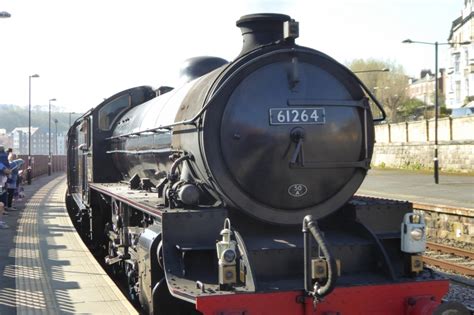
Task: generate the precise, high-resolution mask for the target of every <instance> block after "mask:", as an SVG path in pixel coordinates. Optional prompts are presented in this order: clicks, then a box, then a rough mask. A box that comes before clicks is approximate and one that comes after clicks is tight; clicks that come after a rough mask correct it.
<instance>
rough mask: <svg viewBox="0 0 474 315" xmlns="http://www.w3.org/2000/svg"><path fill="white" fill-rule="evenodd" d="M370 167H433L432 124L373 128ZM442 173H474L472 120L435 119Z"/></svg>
mask: <svg viewBox="0 0 474 315" xmlns="http://www.w3.org/2000/svg"><path fill="white" fill-rule="evenodd" d="M375 138H376V143H375V147H374V155H373V158H372V165H374V166H386V167H395V168H415V169H418V168H423V169H427V168H433V164H434V163H433V157H434V148H435V146H434V138H435V122H434V120H433V119H431V120H422V121H412V122H403V123H398V124H381V125H377V126H375ZM438 160H439V166H440V168H441V170H448V171H460V172H473V171H474V117H473V116H469V117H460V118H442V119H438Z"/></svg>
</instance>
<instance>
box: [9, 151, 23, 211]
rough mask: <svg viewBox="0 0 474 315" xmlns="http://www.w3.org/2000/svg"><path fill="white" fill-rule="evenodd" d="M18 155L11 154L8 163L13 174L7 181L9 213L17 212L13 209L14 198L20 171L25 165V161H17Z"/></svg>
mask: <svg viewBox="0 0 474 315" xmlns="http://www.w3.org/2000/svg"><path fill="white" fill-rule="evenodd" d="M15 158H16V154H14V153H12V152H11V153H10V154H9V155H8V162H9V163H10V171H11V174H10V176H9V177H8V180H7V191H8V200H7V201H8V202H7V208H6V209H7V210H8V211H16V210H17V209H16V208H15V207H13V196H14V195H15V192H16V190H17V188H18V185H17V182H18V171H19V169H20V168H21V166H22V165H23V163H24V161H23V160H22V159H15Z"/></svg>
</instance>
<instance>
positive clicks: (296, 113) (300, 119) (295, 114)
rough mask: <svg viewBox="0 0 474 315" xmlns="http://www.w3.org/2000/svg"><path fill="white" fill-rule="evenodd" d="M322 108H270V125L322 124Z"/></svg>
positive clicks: (323, 118)
mask: <svg viewBox="0 0 474 315" xmlns="http://www.w3.org/2000/svg"><path fill="white" fill-rule="evenodd" d="M325 122H326V117H325V114H324V108H309V107H307V108H270V125H288V124H299V125H301V124H324V123H325Z"/></svg>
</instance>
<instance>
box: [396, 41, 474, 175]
mask: <svg viewBox="0 0 474 315" xmlns="http://www.w3.org/2000/svg"><path fill="white" fill-rule="evenodd" d="M402 43H404V44H423V45H432V46H434V47H435V144H434V157H433V161H434V180H435V184H439V161H438V116H439V102H438V85H439V83H438V46H439V45H453V44H459V45H469V44H470V43H471V42H470V41H465V42H461V43H438V42H434V43H430V42H420V41H414V40H411V39H405V40H404V41H402Z"/></svg>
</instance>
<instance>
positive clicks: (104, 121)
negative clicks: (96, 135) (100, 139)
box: [99, 94, 130, 130]
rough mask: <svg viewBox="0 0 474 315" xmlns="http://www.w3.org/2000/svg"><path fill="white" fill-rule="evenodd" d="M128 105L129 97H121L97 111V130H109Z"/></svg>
mask: <svg viewBox="0 0 474 315" xmlns="http://www.w3.org/2000/svg"><path fill="white" fill-rule="evenodd" d="M129 105H130V95H128V94H127V95H122V96H120V97H118V98H116V99H114V100H112V101H110V103H108V104H106V105H104V106H103V107H102V108H101V109H100V111H99V128H100V129H101V130H110V128H111V127H112V125H113V123H114V122H115V119H116V118H117V117H118V116H119V114H120V113H121V112H122V111H123V110H124V109H126V108H128V107H129Z"/></svg>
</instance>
